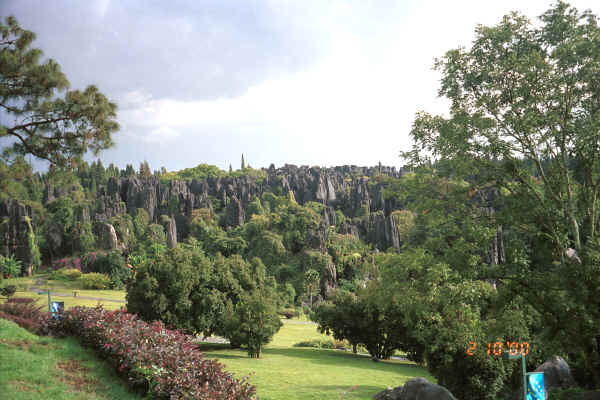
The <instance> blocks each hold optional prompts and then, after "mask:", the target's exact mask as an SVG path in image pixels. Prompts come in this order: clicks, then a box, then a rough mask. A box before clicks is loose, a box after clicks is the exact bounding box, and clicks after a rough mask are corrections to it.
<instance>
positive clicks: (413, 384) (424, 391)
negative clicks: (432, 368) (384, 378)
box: [373, 378, 456, 400]
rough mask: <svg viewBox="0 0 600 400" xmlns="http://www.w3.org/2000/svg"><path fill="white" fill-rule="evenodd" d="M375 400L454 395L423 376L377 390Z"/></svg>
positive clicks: (449, 398) (439, 399)
mask: <svg viewBox="0 0 600 400" xmlns="http://www.w3.org/2000/svg"><path fill="white" fill-rule="evenodd" d="M373 399H375V400H456V397H454V396H453V395H452V393H450V391H448V389H446V388H445V387H443V386H440V385H436V384H435V383H430V382H429V381H428V380H427V379H425V378H413V379H410V380H408V381H406V383H405V384H404V386H399V387H397V388H394V389H387V390H384V391H383V392H379V393H377V394H376V395H375V397H373Z"/></svg>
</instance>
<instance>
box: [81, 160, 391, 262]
mask: <svg viewBox="0 0 600 400" xmlns="http://www.w3.org/2000/svg"><path fill="white" fill-rule="evenodd" d="M264 171H265V172H266V175H267V176H266V179H264V180H260V181H259V180H257V179H255V178H252V177H249V176H243V177H240V178H222V179H221V178H219V179H213V178H209V179H207V180H204V181H198V180H191V181H171V182H169V184H167V185H163V184H161V183H160V182H159V180H158V179H157V178H155V177H150V178H148V179H140V178H135V177H131V178H122V179H117V178H111V179H110V180H109V181H108V184H107V185H106V187H100V188H99V189H98V201H97V206H96V209H95V210H92V212H91V215H92V216H93V218H94V220H96V221H105V220H107V219H108V218H110V217H112V216H115V215H119V214H124V213H125V212H127V213H129V214H131V215H133V214H134V213H135V211H136V209H137V208H143V209H144V210H146V212H147V213H148V215H149V216H150V218H151V220H152V221H153V222H158V220H159V218H160V216H161V215H169V216H173V217H174V218H175V221H176V228H175V230H176V232H177V236H178V239H179V240H181V239H183V238H184V237H185V235H186V234H187V232H188V226H187V224H188V223H189V220H190V218H191V215H192V210H194V209H197V208H211V209H213V210H224V211H225V212H224V218H223V219H222V224H223V225H224V226H225V227H235V226H239V225H242V224H244V223H245V222H246V219H247V208H248V204H249V203H250V202H251V201H252V200H254V198H255V197H257V196H259V197H260V196H261V195H262V194H263V193H264V192H267V191H272V192H274V193H276V194H286V193H288V192H289V191H291V192H293V194H294V198H295V199H296V201H297V202H298V203H299V204H305V203H306V202H309V201H314V202H318V203H321V204H324V205H325V206H326V207H325V210H324V212H323V218H322V222H323V225H324V226H327V225H335V224H336V213H335V211H336V210H338V209H339V210H341V211H342V212H343V213H344V214H345V215H346V216H347V217H350V218H353V217H356V216H357V215H359V212H361V210H362V211H365V210H367V211H368V212H370V213H369V214H368V215H366V216H364V217H362V219H357V220H355V221H354V222H346V224H345V226H344V227H343V229H344V231H345V232H347V233H351V234H355V235H358V236H360V237H361V239H363V240H365V241H367V242H369V243H372V244H374V245H375V246H376V247H378V248H379V249H381V250H385V249H387V248H388V247H390V246H393V247H395V248H399V246H400V242H399V239H398V229H397V227H396V224H395V222H394V220H393V218H391V216H390V213H391V211H393V209H394V208H395V205H394V204H393V203H392V202H391V200H384V199H383V191H382V190H381V188H380V187H379V186H378V185H370V184H369V178H370V177H373V176H374V174H375V173H382V174H386V175H389V176H392V177H400V176H401V175H402V173H401V171H397V170H396V169H395V168H390V167H356V166H341V167H334V168H319V167H308V166H302V167H297V166H295V165H287V164H286V165H285V166H283V167H282V168H275V167H274V166H273V165H271V167H269V168H268V169H266V170H264Z"/></svg>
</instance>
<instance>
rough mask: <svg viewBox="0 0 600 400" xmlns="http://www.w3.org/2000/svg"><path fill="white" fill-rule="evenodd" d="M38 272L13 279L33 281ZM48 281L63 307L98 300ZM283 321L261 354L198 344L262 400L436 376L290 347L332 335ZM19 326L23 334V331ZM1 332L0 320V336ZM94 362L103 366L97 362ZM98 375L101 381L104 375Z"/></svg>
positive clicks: (361, 391)
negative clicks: (256, 356) (246, 379)
mask: <svg viewBox="0 0 600 400" xmlns="http://www.w3.org/2000/svg"><path fill="white" fill-rule="evenodd" d="M38 277H39V276H34V277H33V278H18V279H21V280H23V281H22V282H26V283H30V284H31V285H33V283H34V282H35V280H36V279H37V278H38ZM17 282H19V281H17ZM23 284H25V283H23ZM50 284H51V286H50V287H51V288H52V290H53V291H57V292H64V293H68V294H70V295H71V296H70V297H60V296H54V295H53V296H52V299H54V300H58V301H64V302H65V307H67V308H69V307H73V306H75V305H83V306H95V305H96V304H97V303H98V301H96V300H89V299H81V298H79V297H75V298H74V297H72V292H73V290H75V288H74V287H73V286H71V285H65V284H63V282H61V281H50ZM78 295H79V296H90V297H102V298H108V299H119V300H124V299H125V295H126V292H125V291H112V290H78ZM15 296H19V297H32V298H36V299H37V300H38V304H40V305H41V306H44V307H46V306H47V295H45V294H43V295H38V294H37V293H34V292H23V291H19V292H17V293H16V295H15ZM2 301H3V299H0V302H2ZM103 304H104V307H105V308H107V309H117V308H119V307H121V306H123V305H124V304H123V303H115V302H108V301H106V302H103ZM283 323H284V326H283V327H282V328H281V330H280V331H279V333H278V334H277V335H275V337H274V339H273V341H272V342H271V343H270V344H269V345H267V346H266V348H265V349H264V350H263V353H262V356H261V358H260V359H251V358H249V357H248V355H247V353H246V351H245V350H244V349H242V350H239V349H238V350H234V349H231V348H229V346H228V345H206V346H204V348H203V350H204V352H205V354H206V356H207V357H208V358H217V359H219V361H220V362H221V363H222V364H224V365H225V369H226V370H228V371H231V372H233V373H234V374H235V375H236V376H237V377H242V376H250V383H251V384H253V385H254V386H255V387H256V388H257V393H258V395H259V397H260V399H261V400H278V399H282V400H283V399H286V400H287V399H290V400H305V399H306V400H308V399H315V400H316V399H324V400H325V399H372V398H373V396H374V395H375V394H377V393H378V392H380V391H382V390H384V389H386V388H387V387H396V386H400V385H403V384H404V382H406V381H407V380H408V379H410V378H412V377H417V376H423V377H425V378H427V379H429V380H430V381H432V382H435V379H434V378H433V377H431V375H429V374H428V372H427V371H426V370H425V369H424V368H422V367H419V366H417V365H415V364H413V363H410V362H406V361H397V360H389V361H380V362H377V363H375V362H373V361H371V358H370V357H369V356H366V355H357V354H352V353H350V352H343V351H337V350H325V349H313V348H297V347H292V346H293V345H294V344H295V343H298V342H301V341H307V340H312V339H325V340H327V339H331V337H329V336H326V335H323V334H320V333H319V332H318V331H317V329H316V324H314V323H312V322H309V321H306V320H297V319H293V320H283ZM23 332H24V333H25V334H27V332H25V331H23ZM1 335H2V333H1V326H0V338H1ZM38 340H54V339H38ZM64 343H67V344H66V345H63V346H66V348H68V349H70V348H71V347H78V345H77V342H76V341H75V340H74V339H69V340H66V341H64ZM78 348H79V349H80V351H84V350H81V348H80V347H78ZM65 351H66V350H65ZM7 354H8V353H7ZM86 354H87V353H86ZM5 357H8V355H5V354H4V348H2V347H0V373H3V369H2V368H3V367H2V365H5V364H6V363H5V362H4V358H5ZM17 359H18V357H17ZM89 359H91V360H93V359H94V357H93V355H92V356H89ZM90 365H92V364H90ZM90 368H91V369H93V370H94V371H95V370H96V368H95V367H90ZM98 368H102V367H101V366H99V367H98ZM86 371H87V370H86ZM95 372H96V371H95ZM35 375H36V374H33V373H32V374H30V375H26V377H27V378H26V379H25V378H23V379H21V381H19V379H17V378H13V379H12V381H14V382H17V381H19V382H27V385H29V386H31V387H32V388H33V389H34V390H33V392H35V391H36V390H38V389H35V388H37V387H38V386H36V385H38V383H36V382H37V381H36V378H35ZM8 381H10V379H4V378H3V377H0V393H3V391H2V390H3V385H6V383H4V382H8ZM99 381H100V382H104V380H99ZM13 386H14V385H13ZM29 386H27V387H29ZM43 386H44V385H41V386H39V387H43ZM12 390H14V389H12ZM9 393H12V392H9ZM28 393H29V392H28ZM0 397H1V396H0ZM7 398H10V399H13V398H14V399H17V400H18V399H25V398H27V399H30V398H31V399H38V398H52V399H54V398H58V399H63V398H64V399H70V398H78V399H79V398H83V399H87V398H90V399H95V398H115V399H121V398H123V399H127V398H132V397H123V396H121V397H120V396H118V395H115V396H112V395H108V394H107V395H106V396H105V397H82V396H75V397H51V396H42V397H27V396H25V397H10V396H9V397H7Z"/></svg>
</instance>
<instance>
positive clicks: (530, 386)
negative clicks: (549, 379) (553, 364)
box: [527, 372, 546, 400]
mask: <svg viewBox="0 0 600 400" xmlns="http://www.w3.org/2000/svg"><path fill="white" fill-rule="evenodd" d="M527 400H546V393H545V391H544V373H543V372H529V373H528V374H527Z"/></svg>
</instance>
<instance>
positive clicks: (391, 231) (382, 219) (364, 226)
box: [358, 211, 400, 250]
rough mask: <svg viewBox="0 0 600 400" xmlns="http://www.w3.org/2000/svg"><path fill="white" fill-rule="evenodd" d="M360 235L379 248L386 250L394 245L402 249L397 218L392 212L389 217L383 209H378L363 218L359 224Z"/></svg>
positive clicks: (397, 248)
mask: <svg viewBox="0 0 600 400" xmlns="http://www.w3.org/2000/svg"><path fill="white" fill-rule="evenodd" d="M358 232H359V235H358V236H359V237H361V238H363V239H364V240H365V241H366V242H368V243H373V244H375V245H376V246H377V248H379V249H381V250H386V249H387V248H389V247H393V248H395V249H396V250H400V233H399V232H398V225H397V224H396V220H395V219H394V217H393V216H392V215H391V214H390V215H388V216H387V217H386V216H385V214H384V213H383V211H377V212H374V213H371V214H369V215H368V216H367V217H365V218H363V219H362V220H361V221H360V223H359V224H358Z"/></svg>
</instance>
